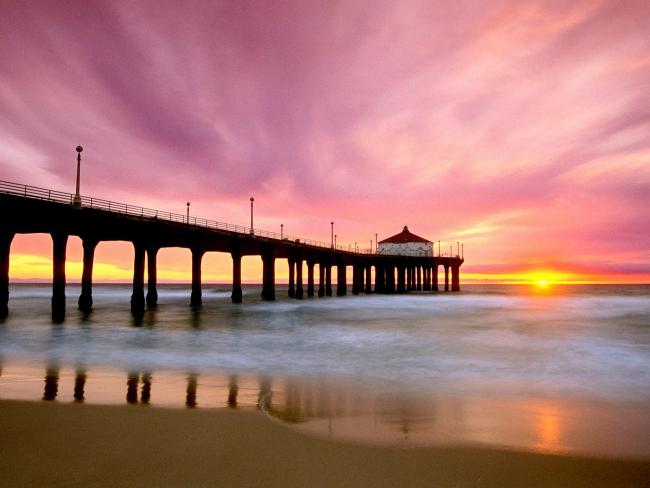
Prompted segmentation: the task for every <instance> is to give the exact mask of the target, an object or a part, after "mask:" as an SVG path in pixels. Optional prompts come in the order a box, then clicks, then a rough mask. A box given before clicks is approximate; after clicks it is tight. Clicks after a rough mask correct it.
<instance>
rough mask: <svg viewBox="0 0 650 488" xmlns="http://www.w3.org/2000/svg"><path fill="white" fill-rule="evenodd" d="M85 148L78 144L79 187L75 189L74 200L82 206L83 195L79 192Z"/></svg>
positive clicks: (77, 205)
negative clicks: (82, 156) (82, 155)
mask: <svg viewBox="0 0 650 488" xmlns="http://www.w3.org/2000/svg"><path fill="white" fill-rule="evenodd" d="M83 150H84V148H83V147H81V146H77V189H76V190H75V194H74V200H73V203H74V206H75V207H80V206H81V195H80V194H79V184H80V182H81V151H83Z"/></svg>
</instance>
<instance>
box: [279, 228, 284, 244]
mask: <svg viewBox="0 0 650 488" xmlns="http://www.w3.org/2000/svg"><path fill="white" fill-rule="evenodd" d="M283 237H284V224H280V240H282V238H283Z"/></svg>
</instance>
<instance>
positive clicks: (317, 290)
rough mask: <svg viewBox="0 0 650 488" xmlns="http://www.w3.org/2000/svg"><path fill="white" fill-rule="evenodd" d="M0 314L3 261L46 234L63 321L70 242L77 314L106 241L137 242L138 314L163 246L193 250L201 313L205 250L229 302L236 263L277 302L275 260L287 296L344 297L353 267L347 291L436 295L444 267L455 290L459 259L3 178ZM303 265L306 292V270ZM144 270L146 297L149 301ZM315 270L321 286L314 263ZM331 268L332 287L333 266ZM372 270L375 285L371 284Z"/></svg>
mask: <svg viewBox="0 0 650 488" xmlns="http://www.w3.org/2000/svg"><path fill="white" fill-rule="evenodd" d="M0 212H1V215H2V224H1V226H0V317H2V318H4V317H6V316H7V314H8V302H9V255H10V248H11V242H12V240H13V238H14V236H15V235H16V234H29V233H46V234H50V235H51V236H52V258H53V270H52V318H53V320H54V321H62V320H64V318H65V307H66V296H65V286H66V275H65V263H66V245H67V241H68V237H69V236H77V237H79V238H80V239H81V241H82V244H83V272H82V278H81V295H80V297H79V300H78V305H79V308H80V309H81V310H83V311H85V312H89V311H90V310H91V309H92V305H93V298H92V284H93V261H94V254H95V248H96V246H97V244H98V243H99V242H102V241H128V242H131V243H133V250H134V261H133V292H132V295H131V310H132V312H133V313H134V315H136V316H137V315H142V314H143V313H144V310H145V308H146V307H149V308H153V307H155V306H156V304H157V302H158V293H157V289H156V286H157V273H156V256H157V253H158V251H159V250H160V249H161V248H166V247H179V248H187V249H189V250H190V251H191V254H192V291H191V296H190V304H191V305H192V307H195V308H197V307H200V306H201V304H202V296H201V261H202V258H203V256H204V255H205V253H207V252H225V253H229V254H230V255H231V257H232V263H233V267H232V269H233V275H232V295H231V297H232V301H233V302H234V303H241V301H242V287H241V259H242V257H243V256H260V257H261V259H262V299H263V300H275V297H276V289H275V260H276V259H287V261H288V264H289V286H288V294H289V296H290V297H292V298H295V299H302V298H303V297H304V296H305V295H306V296H308V297H313V296H318V297H324V296H332V295H333V294H336V296H343V295H346V294H347V290H348V271H347V268H348V267H351V268H352V293H353V294H354V295H358V294H360V293H373V292H374V293H385V294H391V293H407V292H409V291H416V290H417V291H420V290H421V291H438V269H439V267H441V266H442V268H443V271H444V276H445V280H444V291H460V266H461V265H462V264H463V262H464V259H463V257H461V256H459V255H455V256H451V255H449V256H441V255H439V256H434V255H413V256H405V255H386V254H377V253H375V252H373V251H372V250H367V251H356V250H351V249H349V248H344V247H342V246H334V245H332V243H326V242H320V241H313V240H309V239H301V238H294V237H289V236H286V235H283V234H276V233H273V232H267V231H262V230H258V229H252V228H250V227H243V226H237V225H232V224H226V223H222V222H216V221H211V220H205V219H200V218H196V217H190V216H189V213H188V215H183V214H175V213H170V212H161V211H159V210H154V209H148V208H143V207H137V206H133V205H128V204H123V203H116V202H111V201H108V200H102V199H97V198H92V197H85V196H81V197H79V196H78V195H74V194H69V193H63V192H58V191H54V190H49V189H44V188H37V187H32V186H27V185H21V184H16V183H11V182H5V181H0ZM304 263H306V265H307V278H306V281H307V283H306V287H305V283H304V277H303V264H304ZM145 264H146V267H147V293H146V296H145ZM316 266H318V283H316V282H315V267H316ZM333 267H335V268H336V278H337V279H336V290H335V291H334V290H333V288H332V268H333ZM372 268H374V284H373V283H372V279H371V278H372V276H373V274H372Z"/></svg>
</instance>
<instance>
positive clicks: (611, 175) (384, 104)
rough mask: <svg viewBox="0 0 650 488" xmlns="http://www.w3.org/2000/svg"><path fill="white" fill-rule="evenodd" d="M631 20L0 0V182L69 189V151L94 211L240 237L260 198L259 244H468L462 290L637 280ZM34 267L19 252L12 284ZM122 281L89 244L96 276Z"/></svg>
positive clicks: (637, 59) (214, 271)
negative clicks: (174, 217) (183, 221)
mask: <svg viewBox="0 0 650 488" xmlns="http://www.w3.org/2000/svg"><path fill="white" fill-rule="evenodd" d="M648 25H650V3H649V2H647V1H622V2H620V1H617V2H614V1H606V0H600V1H599V0H594V1H576V2H570V3H567V2H554V1H525V2H519V1H515V0H503V1H494V2H478V1H460V2H435V1H434V2H431V1H424V0H413V1H407V2H381V1H380V2H370V1H351V2H342V3H330V2H311V1H306V2H305V1H298V0H295V1H293V0H289V1H287V2H281V3H279V2H264V1H261V2H260V1H256V2H246V1H242V2H212V1H193V2H188V3H187V4H185V3H183V4H182V5H181V4H179V3H174V2H146V1H145V2H123V1H116V2H108V3H102V4H100V3H95V2H82V1H60V2H13V1H8V2H3V3H2V5H0V28H1V32H2V34H3V35H2V38H3V42H2V43H0V63H1V64H2V66H3V68H2V70H1V71H0V180H5V181H12V182H17V183H21V184H28V185H33V186H39V187H44V188H51V189H54V190H59V191H65V192H70V193H73V192H74V184H75V171H76V153H75V146H77V145H78V144H81V145H83V147H84V151H83V155H82V170H81V193H82V194H84V195H88V196H93V197H97V198H104V199H107V200H113V201H118V202H124V203H128V204H132V205H141V206H144V207H148V208H155V209H160V210H163V211H172V212H177V213H181V214H182V213H184V212H185V210H186V207H185V204H186V202H187V201H189V202H191V214H192V215H193V216H196V217H203V218H207V219H212V220H217V221H220V222H229V223H233V224H239V225H248V222H249V211H250V210H249V197H251V196H254V197H255V227H256V228H260V229H264V230H269V231H273V232H278V233H279V232H280V225H281V224H283V226H284V227H283V229H284V232H285V234H288V235H291V236H297V237H301V238H308V239H314V240H320V241H324V242H329V240H330V222H331V221H334V222H335V233H336V234H337V239H338V242H339V243H340V244H345V245H348V244H350V245H354V243H355V242H356V243H358V245H359V247H360V248H361V249H367V248H369V247H370V245H371V241H373V242H374V240H375V234H378V236H379V240H381V239H383V238H386V237H389V236H391V235H394V234H397V233H398V232H400V231H401V229H402V227H403V226H404V225H408V226H409V229H410V230H411V231H412V232H413V233H415V234H417V235H419V236H422V237H425V238H427V239H429V240H431V241H433V242H434V243H435V246H434V247H435V249H436V251H437V243H438V241H439V240H440V241H441V246H442V251H443V252H447V253H448V252H449V246H453V252H454V254H455V253H456V249H457V248H456V245H457V242H462V243H463V245H464V255H465V264H464V265H463V266H462V268H461V279H462V282H463V283H523V284H531V285H536V286H538V287H552V286H553V285H555V284H561V283H648V282H650V110H649V109H648V107H650V54H648V53H650V36H648V34H647V29H648ZM51 256H52V249H51V239H50V237H49V236H47V235H42V234H39V235H17V236H16V237H15V239H14V242H13V244H12V247H11V261H10V275H11V280H12V282H13V281H14V280H16V281H21V280H22V281H30V280H47V279H48V278H50V277H51V272H52V269H51V263H52V261H51ZM159 257H160V260H159V270H158V274H159V279H160V281H161V282H187V281H189V280H190V277H191V259H190V252H189V250H187V249H163V250H161V252H160V255H159ZM81 261H82V251H81V241H80V240H79V239H78V238H72V237H71V238H70V239H69V242H68V261H67V274H68V280H69V281H70V282H75V281H76V280H78V279H79V277H80V276H81V267H82V264H81ZM242 266H243V268H242V279H243V281H244V282H254V283H257V282H260V281H261V260H260V258H259V257H258V256H255V257H246V258H245V259H244V260H243V263H242ZM132 268H133V246H132V245H131V244H130V243H126V242H120V243H112V242H102V243H100V244H99V246H98V248H97V254H96V258H95V269H94V278H95V280H96V281H120V282H125V281H129V280H130V279H131V277H132ZM285 268H286V266H283V265H281V264H278V266H277V277H278V280H279V281H283V280H284V279H285V278H286V274H287V271H286V270H285ZM231 270H232V263H231V260H230V256H229V255H227V254H206V256H205V258H204V266H203V280H204V281H206V282H215V283H217V282H219V283H220V282H223V283H227V282H229V281H230V279H231V275H232V274H231Z"/></svg>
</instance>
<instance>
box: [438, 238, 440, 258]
mask: <svg viewBox="0 0 650 488" xmlns="http://www.w3.org/2000/svg"><path fill="white" fill-rule="evenodd" d="M438 257H440V241H438Z"/></svg>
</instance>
